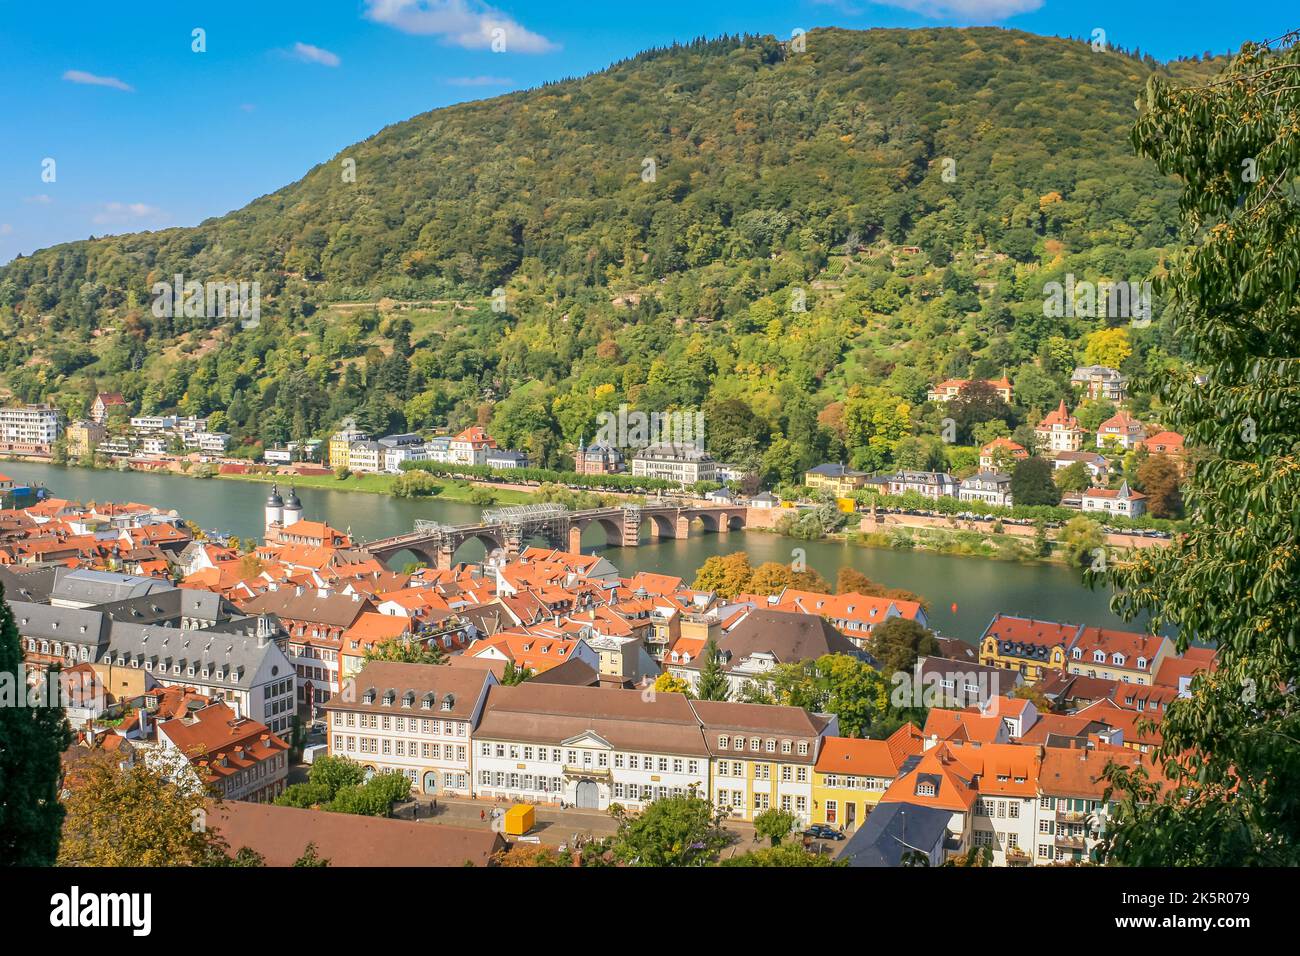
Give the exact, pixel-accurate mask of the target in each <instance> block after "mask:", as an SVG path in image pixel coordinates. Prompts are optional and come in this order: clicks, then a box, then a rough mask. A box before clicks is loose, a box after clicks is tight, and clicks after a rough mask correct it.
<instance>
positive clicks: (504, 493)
mask: <svg viewBox="0 0 1300 956" xmlns="http://www.w3.org/2000/svg"><path fill="white" fill-rule="evenodd" d="M190 477H194V476H192V475H191V476H190ZM214 477H215V478H216V479H218V480H221V481H256V482H261V483H263V484H271V483H272V482H278V483H279V484H281V485H286V486H288V485H292V486H293V487H294V488H317V489H320V490H321V491H358V492H361V493H363V494H372V495H390V496H392V497H394V498H396V497H398V496H397V495H396V494H394V493H393V484H394V482H396V481H397V479H398V477H399V476H398V475H356V474H352V475H348V477H346V478H338V477H336V476H334V475H276V474H261V473H250V474H243V475H215V476H214ZM433 487H434V488H435V489H436V490H434V491H432V492H431V493H429V494H427V495H415V496H412V497H411V498H408V499H405V500H409V501H421V500H431V501H432V500H438V501H455V502H458V503H461V504H471V505H479V506H482V507H488V506H490V505H522V504H528V503H530V502H531V501H533V495H532V494H531V493H530V492H526V491H521V490H519V489H516V488H509V487H501V486H499V485H492V484H486V483H481V482H473V481H456V480H447V479H437V480H436V484H435V485H434V486H433ZM475 492H479V493H478V494H476V493H475ZM483 492H486V493H487V494H488V495H491V498H492V500H491V501H488V500H486V498H485V497H484V495H483Z"/></svg>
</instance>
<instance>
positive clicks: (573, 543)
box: [569, 524, 582, 554]
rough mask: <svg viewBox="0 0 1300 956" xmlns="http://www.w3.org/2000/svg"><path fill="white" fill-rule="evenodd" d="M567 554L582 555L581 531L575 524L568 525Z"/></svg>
mask: <svg viewBox="0 0 1300 956" xmlns="http://www.w3.org/2000/svg"><path fill="white" fill-rule="evenodd" d="M569 553H570V554H581V553H582V529H581V528H579V527H578V526H577V525H576V524H571V525H569Z"/></svg>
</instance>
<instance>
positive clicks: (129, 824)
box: [59, 750, 226, 867]
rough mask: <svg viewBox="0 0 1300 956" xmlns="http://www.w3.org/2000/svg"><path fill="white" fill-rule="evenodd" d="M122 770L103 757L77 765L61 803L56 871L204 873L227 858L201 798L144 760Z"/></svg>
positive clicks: (116, 759) (113, 757) (111, 754)
mask: <svg viewBox="0 0 1300 956" xmlns="http://www.w3.org/2000/svg"><path fill="white" fill-rule="evenodd" d="M121 764H122V756H121V754H120V753H118V752H116V751H107V750H96V751H92V752H90V753H88V754H86V755H85V756H83V757H82V758H81V759H80V760H79V761H77V763H76V765H75V767H74V768H73V770H72V772H71V776H70V779H69V780H68V782H67V787H68V791H69V792H68V794H67V796H66V797H65V798H64V801H63V805H64V807H65V808H66V810H67V816H66V818H65V819H64V821H63V842H62V844H61V845H60V847H59V865H60V866H140V867H147V866H206V865H210V864H211V863H213V862H214V861H216V860H220V859H223V858H224V857H225V854H226V844H225V841H224V840H223V839H222V838H221V836H220V834H218V833H217V832H216V830H215V829H213V828H210V827H208V826H207V814H208V810H209V807H208V804H207V798H206V797H205V795H204V793H203V792H202V790H200V789H199V788H195V787H184V786H180V785H178V784H177V783H173V782H171V781H169V780H167V779H165V778H164V776H163V774H162V772H161V771H160V770H156V769H152V768H151V767H149V766H148V765H147V764H146V763H145V762H144V761H143V760H141V761H137V762H135V763H133V764H131V765H130V766H126V767H123V766H122V765H121Z"/></svg>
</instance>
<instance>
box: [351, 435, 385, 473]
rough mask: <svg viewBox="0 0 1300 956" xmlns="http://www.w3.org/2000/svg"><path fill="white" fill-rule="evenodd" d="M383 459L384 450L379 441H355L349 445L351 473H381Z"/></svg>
mask: <svg viewBox="0 0 1300 956" xmlns="http://www.w3.org/2000/svg"><path fill="white" fill-rule="evenodd" d="M382 458H383V449H382V446H380V444H379V442H377V441H354V442H352V443H351V444H350V445H348V470H349V471H356V472H367V471H368V472H376V471H379V470H380V467H381V461H382Z"/></svg>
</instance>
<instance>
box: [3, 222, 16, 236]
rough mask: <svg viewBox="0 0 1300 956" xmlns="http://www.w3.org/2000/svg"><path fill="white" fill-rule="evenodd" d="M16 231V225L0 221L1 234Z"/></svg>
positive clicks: (5, 234)
mask: <svg viewBox="0 0 1300 956" xmlns="http://www.w3.org/2000/svg"><path fill="white" fill-rule="evenodd" d="M13 231H14V227H13V226H11V225H9V223H7V222H0V236H7V235H9V234H10V233H11V232H13Z"/></svg>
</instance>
